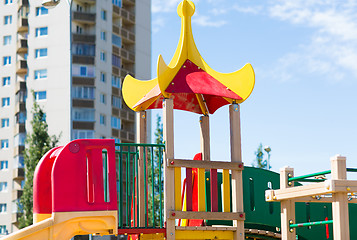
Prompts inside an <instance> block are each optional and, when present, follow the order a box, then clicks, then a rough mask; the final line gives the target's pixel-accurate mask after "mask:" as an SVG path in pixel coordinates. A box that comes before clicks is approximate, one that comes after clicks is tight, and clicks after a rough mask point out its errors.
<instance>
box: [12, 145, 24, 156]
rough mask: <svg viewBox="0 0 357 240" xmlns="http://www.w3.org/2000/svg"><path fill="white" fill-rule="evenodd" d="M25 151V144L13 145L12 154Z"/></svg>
mask: <svg viewBox="0 0 357 240" xmlns="http://www.w3.org/2000/svg"><path fill="white" fill-rule="evenodd" d="M24 151H25V146H16V147H14V156H17V155H21V154H23V152H24Z"/></svg>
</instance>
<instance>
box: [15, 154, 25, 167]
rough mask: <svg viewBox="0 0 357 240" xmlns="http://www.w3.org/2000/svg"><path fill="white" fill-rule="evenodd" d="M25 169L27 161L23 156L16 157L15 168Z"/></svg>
mask: <svg viewBox="0 0 357 240" xmlns="http://www.w3.org/2000/svg"><path fill="white" fill-rule="evenodd" d="M23 167H25V161H24V157H23V156H16V157H15V158H14V165H13V168H23Z"/></svg>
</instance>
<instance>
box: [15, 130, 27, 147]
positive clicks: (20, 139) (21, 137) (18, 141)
mask: <svg viewBox="0 0 357 240" xmlns="http://www.w3.org/2000/svg"><path fill="white" fill-rule="evenodd" d="M25 139H26V134H25V133H19V134H17V135H16V136H15V137H14V146H15V147H16V146H25Z"/></svg>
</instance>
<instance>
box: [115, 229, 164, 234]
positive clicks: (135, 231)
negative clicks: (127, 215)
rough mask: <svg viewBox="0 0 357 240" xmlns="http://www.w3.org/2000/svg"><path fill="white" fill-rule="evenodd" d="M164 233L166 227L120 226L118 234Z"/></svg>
mask: <svg viewBox="0 0 357 240" xmlns="http://www.w3.org/2000/svg"><path fill="white" fill-rule="evenodd" d="M140 233H142V234H154V233H166V228H120V229H118V235H124V234H128V235H129V234H130V235H131V234H140Z"/></svg>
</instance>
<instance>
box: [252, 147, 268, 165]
mask: <svg viewBox="0 0 357 240" xmlns="http://www.w3.org/2000/svg"><path fill="white" fill-rule="evenodd" d="M254 154H255V159H254V161H253V164H252V165H253V167H256V168H264V169H266V168H267V161H263V156H264V153H263V144H262V143H260V144H259V147H258V149H257V151H255V153H254Z"/></svg>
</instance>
